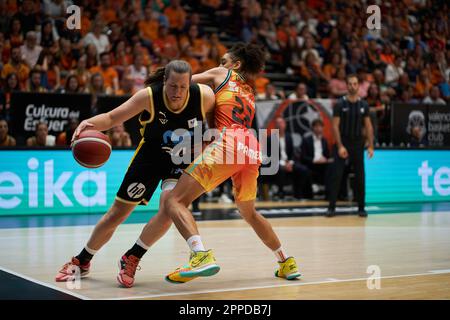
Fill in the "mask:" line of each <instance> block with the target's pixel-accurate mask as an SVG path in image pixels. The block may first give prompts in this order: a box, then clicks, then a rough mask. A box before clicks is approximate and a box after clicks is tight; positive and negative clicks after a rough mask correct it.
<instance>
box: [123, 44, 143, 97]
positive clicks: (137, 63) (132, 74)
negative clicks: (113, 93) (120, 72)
mask: <svg viewBox="0 0 450 320" xmlns="http://www.w3.org/2000/svg"><path fill="white" fill-rule="evenodd" d="M143 63H144V56H143V55H142V54H139V53H138V54H136V55H135V56H134V59H133V64H132V65H130V66H129V67H128V68H127V69H126V71H125V76H126V77H129V78H131V79H132V80H133V82H134V83H133V91H134V92H136V91H138V90H140V89H143V88H144V82H145V79H147V77H148V69H147V68H146V67H145V66H144V65H143Z"/></svg>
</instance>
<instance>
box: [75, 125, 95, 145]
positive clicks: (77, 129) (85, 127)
mask: <svg viewBox="0 0 450 320" xmlns="http://www.w3.org/2000/svg"><path fill="white" fill-rule="evenodd" d="M93 126H94V125H93V124H92V123H90V122H88V121H87V120H83V121H81V123H80V124H79V125H78V127H77V128H76V129H75V131H74V132H73V135H72V140H71V143H73V142H74V141H75V139H76V138H78V136H79V135H80V133H81V132H83V131H84V130H86V129H89V128H92V127H93Z"/></svg>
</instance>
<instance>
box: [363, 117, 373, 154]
mask: <svg viewBox="0 0 450 320" xmlns="http://www.w3.org/2000/svg"><path fill="white" fill-rule="evenodd" d="M364 126H365V127H366V132H367V138H368V140H369V146H368V147H367V153H368V155H369V159H370V158H372V157H373V127H372V121H370V117H364Z"/></svg>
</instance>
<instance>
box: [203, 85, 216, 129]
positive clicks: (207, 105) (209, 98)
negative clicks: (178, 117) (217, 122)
mask: <svg viewBox="0 0 450 320" xmlns="http://www.w3.org/2000/svg"><path fill="white" fill-rule="evenodd" d="M199 86H200V88H201V92H202V105H203V113H204V115H205V118H206V121H207V122H208V126H209V128H214V107H215V105H216V96H215V95H214V92H213V91H212V89H211V88H210V87H208V86H207V85H204V84H199Z"/></svg>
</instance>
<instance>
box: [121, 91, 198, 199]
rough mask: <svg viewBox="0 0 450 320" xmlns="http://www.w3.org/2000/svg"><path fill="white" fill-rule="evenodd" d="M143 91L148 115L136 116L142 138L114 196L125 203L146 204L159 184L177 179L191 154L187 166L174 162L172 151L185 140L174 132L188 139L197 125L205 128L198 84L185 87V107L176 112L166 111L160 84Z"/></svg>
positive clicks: (196, 129)
mask: <svg viewBox="0 0 450 320" xmlns="http://www.w3.org/2000/svg"><path fill="white" fill-rule="evenodd" d="M147 90H148V94H149V104H150V108H149V109H150V112H148V111H144V112H142V113H141V114H140V116H139V121H140V122H141V124H142V128H141V135H142V139H141V142H140V144H139V146H138V147H137V149H136V151H135V153H134V156H133V158H132V159H131V161H130V164H129V166H128V170H127V172H126V174H125V177H124V179H123V181H122V184H121V185H120V188H119V190H118V192H117V197H116V199H117V200H119V201H122V202H125V203H131V204H147V203H148V201H150V198H151V197H152V195H153V192H154V191H155V189H156V187H157V186H158V184H159V183H160V182H161V181H162V182H163V184H162V188H164V186H163V185H164V182H167V181H174V180H175V181H176V180H178V179H179V177H180V176H181V174H182V172H183V169H184V168H186V167H187V166H188V165H189V162H190V161H192V156H193V155H194V153H192V154H191V155H192V156H191V157H190V159H189V160H188V162H187V163H185V162H182V163H178V164H177V163H174V161H173V158H172V154H173V150H182V148H178V147H181V146H183V145H186V144H185V143H184V142H185V141H187V140H185V141H183V139H184V135H183V134H181V133H180V130H178V131H177V133H180V135H177V134H174V132H175V131H176V130H177V129H181V131H184V132H183V133H184V134H185V135H189V136H191V135H193V134H194V131H200V130H199V128H200V126H202V128H203V129H204V127H205V126H204V125H203V121H204V112H203V108H202V97H201V89H200V86H199V85H197V84H192V85H191V86H190V87H189V96H188V98H187V103H186V105H185V106H183V108H181V109H180V110H179V111H176V112H174V111H171V110H170V109H169V108H168V106H167V105H168V103H167V102H166V101H165V98H164V97H165V95H164V92H163V85H162V84H155V85H151V86H150V87H148V88H147ZM200 132H201V133H203V132H202V131H200ZM181 142H183V144H180V143H181ZM193 142H194V139H191V140H190V144H189V145H190V146H192V145H193ZM177 145H178V146H177Z"/></svg>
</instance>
